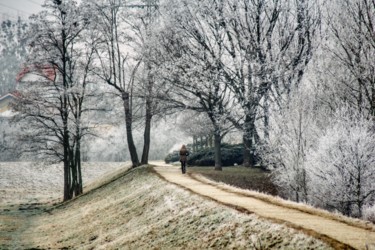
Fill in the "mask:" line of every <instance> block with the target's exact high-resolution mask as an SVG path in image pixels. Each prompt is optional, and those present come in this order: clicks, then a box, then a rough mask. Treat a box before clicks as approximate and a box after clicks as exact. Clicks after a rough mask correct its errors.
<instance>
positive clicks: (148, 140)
mask: <svg viewBox="0 0 375 250" xmlns="http://www.w3.org/2000/svg"><path fill="white" fill-rule="evenodd" d="M151 109H152V102H151V101H150V100H149V98H147V100H146V121H145V131H144V135H143V140H144V143H143V152H142V161H141V164H142V165H143V164H148V155H149V152H150V143H151V120H152V110H151Z"/></svg>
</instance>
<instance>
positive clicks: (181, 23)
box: [159, 1, 234, 170]
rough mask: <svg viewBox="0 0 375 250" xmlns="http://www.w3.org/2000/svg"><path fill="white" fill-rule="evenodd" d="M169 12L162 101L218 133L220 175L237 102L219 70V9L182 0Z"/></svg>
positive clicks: (214, 3) (215, 4)
mask: <svg viewBox="0 0 375 250" xmlns="http://www.w3.org/2000/svg"><path fill="white" fill-rule="evenodd" d="M171 6H173V7H172V8H171ZM168 7H170V8H169V9H168V10H167V11H166V19H168V21H166V26H165V29H164V31H161V32H160V36H159V37H160V47H161V48H162V52H161V53H160V55H159V57H160V59H161V61H162V62H163V65H162V66H161V67H160V69H161V72H162V73H163V74H164V79H165V83H166V86H167V87H166V88H165V89H166V91H165V93H164V95H163V96H162V99H163V100H167V101H168V102H170V103H173V104H174V105H175V106H176V107H179V108H181V109H182V110H183V109H190V110H194V111H197V112H204V113H206V115H207V117H208V119H209V122H210V123H211V125H212V128H213V133H214V141H215V169H216V170H222V164H221V140H222V138H223V136H224V135H225V134H226V133H227V130H228V128H230V125H228V122H227V117H228V114H229V110H230V109H231V107H232V106H233V105H234V103H233V102H232V100H233V99H232V95H231V91H230V90H229V88H228V85H227V84H226V83H225V78H224V76H223V73H222V66H221V63H222V61H223V60H225V59H224V58H223V57H224V56H225V54H224V52H225V48H224V39H225V38H224V36H223V35H224V31H223V29H222V28H220V22H218V19H219V18H220V15H221V13H220V12H217V10H218V8H220V4H219V3H218V2H217V1H200V2H199V1H182V2H181V3H175V4H172V3H170V5H168Z"/></svg>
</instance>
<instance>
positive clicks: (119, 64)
mask: <svg viewBox="0 0 375 250" xmlns="http://www.w3.org/2000/svg"><path fill="white" fill-rule="evenodd" d="M93 5H94V6H95V7H94V8H95V9H94V10H95V13H97V16H96V19H95V21H94V22H96V23H97V24H98V26H97V29H96V31H97V32H98V35H99V36H100V37H101V39H102V43H101V45H100V46H97V47H96V53H97V55H98V57H99V63H98V69H97V70H96V74H97V76H98V77H99V78H101V79H102V80H104V81H105V82H106V83H107V84H108V85H109V86H111V87H113V88H114V89H115V90H116V91H117V92H118V93H119V94H120V96H121V99H122V102H123V107H124V114H125V127H126V137H127V142H128V149H129V153H130V157H131V161H132V164H133V167H137V166H139V165H140V162H139V158H138V153H137V149H136V147H135V143H134V139H133V98H134V84H135V77H136V73H137V71H138V69H139V66H140V64H141V62H142V58H139V57H137V55H135V56H134V55H133V54H132V51H129V47H127V46H126V45H127V44H128V39H129V37H130V36H129V35H128V34H127V33H126V32H125V31H126V23H125V22H123V18H124V15H125V13H124V11H125V10H124V8H122V7H123V5H122V4H121V1H118V0H108V1H102V2H101V3H93Z"/></svg>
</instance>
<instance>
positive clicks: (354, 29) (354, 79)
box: [327, 0, 375, 116]
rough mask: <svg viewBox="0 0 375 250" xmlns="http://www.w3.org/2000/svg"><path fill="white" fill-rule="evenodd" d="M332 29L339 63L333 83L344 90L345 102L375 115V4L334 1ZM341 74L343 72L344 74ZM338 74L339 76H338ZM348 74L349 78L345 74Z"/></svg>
mask: <svg viewBox="0 0 375 250" xmlns="http://www.w3.org/2000/svg"><path fill="white" fill-rule="evenodd" d="M330 7H331V8H330V10H332V11H331V13H330V14H328V17H327V18H328V25H329V29H330V31H331V33H330V34H331V36H330V37H333V39H332V40H329V41H334V44H335V46H333V43H331V44H329V43H328V44H327V48H328V50H329V51H330V52H331V53H330V54H333V55H334V58H335V59H336V61H337V64H336V67H335V68H330V69H329V70H331V72H332V73H333V74H334V75H333V76H332V77H331V81H337V83H338V84H339V85H340V86H342V88H343V89H344V90H343V91H342V93H343V95H342V99H344V100H346V101H350V102H351V103H352V104H353V106H356V107H357V108H358V109H359V110H360V111H364V112H366V113H367V114H370V115H372V116H374V115H375V70H374V69H375V63H374V60H373V58H374V56H375V32H374V30H375V20H374V15H375V2H374V1H370V0H355V1H349V0H344V1H333V2H332V3H331V6H330ZM340 70H341V71H340ZM336 72H337V73H336ZM342 72H345V74H341V73H342Z"/></svg>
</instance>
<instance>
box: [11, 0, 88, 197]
mask: <svg viewBox="0 0 375 250" xmlns="http://www.w3.org/2000/svg"><path fill="white" fill-rule="evenodd" d="M43 6H44V10H43V11H42V12H40V13H39V14H38V15H35V16H33V17H32V22H31V24H30V30H29V37H28V39H29V40H28V41H29V43H30V56H29V59H28V60H27V65H26V66H25V69H24V72H23V74H27V73H30V74H32V75H34V77H32V78H31V79H29V80H27V79H26V80H25V81H26V82H24V83H23V87H22V89H20V91H21V98H20V99H19V103H18V104H17V110H18V111H19V112H20V116H19V117H18V118H19V120H20V121H21V122H22V126H23V127H22V128H23V129H22V130H23V131H24V133H23V134H22V137H21V140H23V142H24V143H26V144H23V145H24V148H23V150H24V152H28V153H32V154H38V155H39V156H40V157H43V159H44V160H52V161H62V162H63V163H64V200H68V199H71V198H72V197H73V196H74V195H79V194H81V193H82V173H81V140H82V137H83V136H84V135H85V133H86V130H87V128H86V127H85V126H84V124H83V119H82V115H83V112H84V111H85V106H84V103H85V100H86V98H87V95H88V92H87V84H88V83H89V81H90V79H89V72H90V70H89V69H90V67H91V63H92V59H93V55H94V53H93V52H94V51H93V49H92V48H93V46H92V43H93V42H94V41H93V40H92V39H87V40H85V39H84V38H83V34H84V31H85V29H86V27H87V26H88V24H89V23H88V18H87V15H86V14H87V13H86V12H85V11H84V8H82V7H81V6H78V5H77V4H76V2H75V1H59V0H53V1H52V0H51V1H46V3H45V4H44V5H43ZM35 77H36V78H35Z"/></svg>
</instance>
